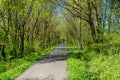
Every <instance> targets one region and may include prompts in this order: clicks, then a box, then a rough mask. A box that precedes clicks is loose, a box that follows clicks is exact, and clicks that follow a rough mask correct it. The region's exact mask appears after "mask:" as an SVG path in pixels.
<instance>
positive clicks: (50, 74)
mask: <svg viewBox="0 0 120 80" xmlns="http://www.w3.org/2000/svg"><path fill="white" fill-rule="evenodd" d="M66 59H67V52H66V46H65V45H64V44H61V45H60V46H58V47H57V48H56V49H55V50H54V51H53V52H51V54H49V55H47V56H46V57H44V58H43V59H42V60H40V61H38V62H37V63H36V64H34V65H33V66H32V67H30V68H29V69H28V70H26V71H25V72H24V73H23V74H21V75H20V76H19V77H18V78H16V79H15V80H67V71H66V68H67V64H66Z"/></svg>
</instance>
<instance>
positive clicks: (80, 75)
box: [67, 48, 120, 80]
mask: <svg viewBox="0 0 120 80" xmlns="http://www.w3.org/2000/svg"><path fill="white" fill-rule="evenodd" d="M67 51H68V60H67V67H68V77H69V80H120V54H119V53H118V54H110V55H105V54H102V53H101V54H95V52H94V51H92V50H91V51H87V50H79V49H77V48H71V49H67Z"/></svg>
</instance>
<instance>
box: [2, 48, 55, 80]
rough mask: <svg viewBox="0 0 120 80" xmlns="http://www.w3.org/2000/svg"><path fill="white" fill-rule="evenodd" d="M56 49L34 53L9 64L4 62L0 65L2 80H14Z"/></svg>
mask: <svg viewBox="0 0 120 80" xmlns="http://www.w3.org/2000/svg"><path fill="white" fill-rule="evenodd" d="M54 48H55V46H53V47H50V48H47V49H45V50H42V51H39V52H33V53H31V54H30V55H28V56H25V57H23V58H18V59H13V60H11V61H7V62H4V61H2V62H1V63H0V80H14V79H15V78H16V77H17V76H19V75H20V74H21V73H22V72H24V71H25V70H26V69H27V68H29V67H30V66H31V65H33V64H34V63H35V62H36V61H37V60H39V59H41V58H43V57H44V56H45V55H47V54H48V53H50V52H51V51H52V50H53V49H54Z"/></svg>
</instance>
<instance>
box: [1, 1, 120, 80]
mask: <svg viewBox="0 0 120 80" xmlns="http://www.w3.org/2000/svg"><path fill="white" fill-rule="evenodd" d="M63 42H66V48H67V55H68V58H67V70H68V77H69V79H68V80H120V0H0V80H14V79H15V78H16V77H17V76H18V75H20V74H21V73H22V72H23V71H24V70H25V69H27V68H28V67H30V66H31V65H32V64H34V63H35V62H36V61H37V60H39V59H41V58H42V57H44V56H45V55H47V54H49V53H50V52H51V51H52V50H53V49H55V47H56V46H58V45H59V44H61V43H63Z"/></svg>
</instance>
